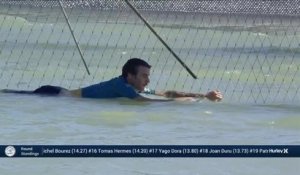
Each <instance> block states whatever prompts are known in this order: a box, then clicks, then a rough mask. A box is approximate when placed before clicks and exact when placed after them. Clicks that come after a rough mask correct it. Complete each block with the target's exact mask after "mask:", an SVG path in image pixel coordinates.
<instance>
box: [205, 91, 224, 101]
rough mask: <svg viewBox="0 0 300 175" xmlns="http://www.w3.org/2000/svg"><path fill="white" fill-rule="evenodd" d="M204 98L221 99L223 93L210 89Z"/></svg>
mask: <svg viewBox="0 0 300 175" xmlns="http://www.w3.org/2000/svg"><path fill="white" fill-rule="evenodd" d="M205 98H207V99H209V100H211V101H216V102H218V101H221V100H222V99H223V95H222V93H221V92H220V91H219V90H214V91H210V92H208V93H207V94H205Z"/></svg>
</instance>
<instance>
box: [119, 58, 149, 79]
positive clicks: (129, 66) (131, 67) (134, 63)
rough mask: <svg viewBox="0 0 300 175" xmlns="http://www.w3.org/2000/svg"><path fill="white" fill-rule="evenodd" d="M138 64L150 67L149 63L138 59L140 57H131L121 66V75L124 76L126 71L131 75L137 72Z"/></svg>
mask: <svg viewBox="0 0 300 175" xmlns="http://www.w3.org/2000/svg"><path fill="white" fill-rule="evenodd" d="M139 66H144V67H147V68H149V69H150V68H151V65H149V64H148V63H147V62H146V61H144V60H142V59H140V58H131V59H129V60H128V61H127V62H126V63H125V64H124V66H123V68H122V77H124V78H126V77H127V75H128V73H130V74H132V75H136V74H137V69H138V67H139Z"/></svg>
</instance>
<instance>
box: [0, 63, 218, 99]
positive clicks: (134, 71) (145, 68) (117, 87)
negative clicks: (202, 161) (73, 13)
mask: <svg viewBox="0 0 300 175" xmlns="http://www.w3.org/2000/svg"><path fill="white" fill-rule="evenodd" d="M150 68H151V66H150V65H149V64H148V63H147V62H146V61H144V60H142V59H139V58H132V59H129V60H128V61H127V62H126V63H125V64H124V66H123V68H122V75H121V76H119V77H115V78H112V79H111V80H108V81H105V82H100V83H98V84H94V85H90V86H87V87H83V88H79V89H74V90H68V89H65V88H62V87H58V86H50V85H46V86H41V87H40V88H38V89H36V90H34V91H18V90H10V89H3V90H2V91H1V92H4V93H20V94H41V95H60V96H64V95H65V96H73V97H82V98H99V99H105V98H118V97H126V98H130V99H134V100H138V101H172V100H178V101H195V100H196V99H200V98H207V99H209V100H211V101H220V100H222V98H223V96H222V94H221V92H219V91H218V90H215V91H210V92H208V93H206V94H200V93H185V92H177V91H155V90H149V89H146V88H145V87H146V86H147V85H148V83H149V82H150V80H149V76H150ZM140 93H145V94H153V95H158V96H163V97H166V98H167V99H150V98H147V97H144V96H142V95H140Z"/></svg>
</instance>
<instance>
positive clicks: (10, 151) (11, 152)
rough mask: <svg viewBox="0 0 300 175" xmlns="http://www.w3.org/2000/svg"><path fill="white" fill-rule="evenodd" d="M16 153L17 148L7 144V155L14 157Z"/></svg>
mask: <svg viewBox="0 0 300 175" xmlns="http://www.w3.org/2000/svg"><path fill="white" fill-rule="evenodd" d="M15 154H16V149H15V147H13V146H7V147H6V148H5V155H6V156H8V157H13V156H14V155H15Z"/></svg>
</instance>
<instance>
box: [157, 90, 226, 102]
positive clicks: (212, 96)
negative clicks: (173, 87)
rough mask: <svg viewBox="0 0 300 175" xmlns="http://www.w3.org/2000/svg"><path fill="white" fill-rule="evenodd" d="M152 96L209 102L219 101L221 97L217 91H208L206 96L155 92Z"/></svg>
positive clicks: (175, 92)
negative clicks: (201, 99)
mask: <svg viewBox="0 0 300 175" xmlns="http://www.w3.org/2000/svg"><path fill="white" fill-rule="evenodd" d="M154 95H158V96H163V97H166V98H182V97H193V98H207V99H209V100H211V101H221V100H222V99H223V95H222V93H221V92H220V91H219V90H214V91H210V92H208V93H206V94H201V93H187V92H179V91H170V90H169V91H155V93H154Z"/></svg>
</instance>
